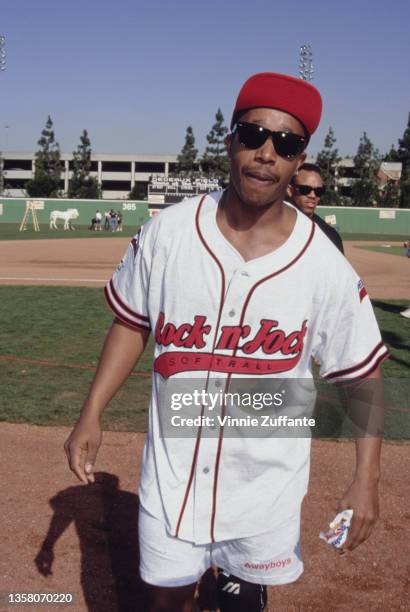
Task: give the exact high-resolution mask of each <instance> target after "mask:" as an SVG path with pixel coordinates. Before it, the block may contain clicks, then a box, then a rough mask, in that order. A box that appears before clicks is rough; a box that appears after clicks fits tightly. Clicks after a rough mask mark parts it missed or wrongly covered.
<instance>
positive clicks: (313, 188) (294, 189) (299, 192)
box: [288, 163, 344, 254]
mask: <svg viewBox="0 0 410 612" xmlns="http://www.w3.org/2000/svg"><path fill="white" fill-rule="evenodd" d="M324 192H325V187H324V185H323V180H322V176H321V173H320V168H319V166H317V165H316V164H309V163H305V164H302V165H301V166H300V167H299V170H298V172H297V173H296V174H295V175H294V176H293V178H292V181H291V183H290V185H289V187H288V195H289V196H290V197H291V199H292V203H293V204H295V206H297V207H298V208H299V210H301V211H302V212H303V213H305V215H307V216H308V217H310V218H311V219H312V221H314V222H315V223H316V225H318V226H319V227H320V229H321V230H322V231H323V232H324V233H325V234H326V236H327V237H328V238H329V239H330V240H331V241H332V242H333V244H334V245H335V246H336V247H337V248H338V249H339V251H340V252H341V253H343V254H344V250H343V242H342V239H341V237H340V235H339V233H338V232H337V231H336V230H335V228H334V227H332V226H331V225H329V224H328V223H326V221H324V220H323V219H322V218H321V217H319V215H317V214H316V213H315V210H316V207H317V205H318V204H319V202H320V198H321V197H322V195H323V194H324Z"/></svg>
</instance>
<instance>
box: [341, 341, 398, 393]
mask: <svg viewBox="0 0 410 612" xmlns="http://www.w3.org/2000/svg"><path fill="white" fill-rule="evenodd" d="M389 357H390V353H389V351H388V350H387V348H385V351H384V353H382V354H381V355H379V357H378V358H377V359H376V361H375V362H374V363H372V365H371V366H370V367H369V369H368V370H366V371H365V372H362V374H359V375H358V376H353V377H352V378H342V379H341V380H340V379H338V380H336V381H335V384H336V385H338V384H339V385H343V386H346V385H350V384H351V383H352V384H353V383H356V382H359V381H361V380H364V379H365V378H368V377H369V376H370V374H372V373H373V372H374V371H375V369H376V368H377V367H378V366H379V365H380V364H381V363H382V362H383V361H385V360H386V359H388V358H389Z"/></svg>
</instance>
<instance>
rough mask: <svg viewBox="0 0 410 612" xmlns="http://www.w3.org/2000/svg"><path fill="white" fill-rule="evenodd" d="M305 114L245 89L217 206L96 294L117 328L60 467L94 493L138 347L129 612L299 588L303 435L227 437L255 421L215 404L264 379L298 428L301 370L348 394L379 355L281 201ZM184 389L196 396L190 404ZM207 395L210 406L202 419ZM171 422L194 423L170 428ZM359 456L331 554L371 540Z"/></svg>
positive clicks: (370, 321)
mask: <svg viewBox="0 0 410 612" xmlns="http://www.w3.org/2000/svg"><path fill="white" fill-rule="evenodd" d="M320 114H321V98H320V95H319V93H318V91H317V90H316V89H315V88H314V87H312V86H311V85H310V84H308V83H306V82H304V81H301V80H299V79H295V78H293V77H289V76H286V75H280V74H275V73H261V74H257V75H254V76H253V77H251V78H250V79H248V81H246V83H245V84H244V85H243V87H242V89H241V91H240V93H239V96H238V99H237V103H236V106H235V109H234V113H233V117H232V124H231V129H232V133H231V134H230V135H229V136H228V139H227V147H228V152H229V157H230V161H231V178H230V183H229V186H228V188H227V189H226V191H224V192H217V193H212V194H209V195H208V196H203V197H201V198H199V197H198V198H193V199H191V200H187V201H185V202H182V203H180V204H178V205H175V206H172V207H169V208H168V209H166V210H165V211H163V212H161V213H160V214H159V215H157V216H156V217H154V218H152V219H151V220H150V221H149V222H148V223H147V224H146V225H144V226H143V227H142V228H141V229H140V231H139V233H138V234H137V235H136V236H135V237H134V238H133V240H132V241H131V244H130V245H129V248H128V250H127V252H126V254H125V257H124V259H123V260H122V262H121V263H120V265H119V266H118V268H117V271H116V272H115V273H114V275H113V277H112V279H111V281H110V282H109V283H108V285H107V287H106V298H107V301H108V303H109V305H110V307H111V308H112V310H113V311H114V314H115V317H116V318H115V320H114V323H113V325H112V327H111V330H110V331H109V333H108V336H107V339H106V342H105V346H104V349H103V352H102V355H101V358H100V362H99V366H98V369H97V373H96V376H95V379H94V381H93V384H92V386H91V389H90V392H89V394H88V397H87V399H86V401H85V403H84V405H83V408H82V410H81V415H80V418H79V420H78V422H77V424H76V426H75V428H74V430H73V432H72V433H71V435H70V436H69V438H68V440H67V442H66V444H65V451H66V454H67V458H68V461H69V464H70V468H71V470H72V471H73V472H74V473H75V474H76V475H77V477H78V478H79V479H80V480H81V481H82V482H84V483H87V482H92V481H93V480H94V476H93V470H94V464H95V460H96V455H97V451H98V448H99V446H100V444H101V435H102V434H101V427H100V418H101V414H102V412H103V410H104V408H105V406H106V404H107V403H108V402H109V401H110V399H111V398H112V396H113V395H114V394H115V393H116V391H117V390H118V389H119V387H120V385H121V384H122V382H123V381H124V380H125V379H126V378H127V376H128V375H129V373H130V372H131V371H132V370H133V368H134V366H135V363H136V362H137V361H138V359H139V357H140V355H141V354H142V352H143V350H144V347H145V345H146V342H147V340H148V336H149V333H150V331H151V330H152V332H153V336H154V340H155V345H154V362H153V386H152V396H151V403H150V411H149V426H148V435H147V441H146V444H145V448H144V453H143V459H142V471H141V480H140V487H139V498H140V504H141V506H140V513H139V545H140V555H141V562H140V573H141V577H142V579H143V580H144V581H145V583H147V584H148V585H151V586H150V588H149V595H150V602H149V603H147V604H146V606H145V607H144V610H145V609H146V610H150V611H151V612H153V611H154V610H155V611H158V610H163V611H165V610H166V611H168V612H176V611H178V612H181V611H185V610H189V609H191V603H192V600H193V597H194V593H195V588H196V583H197V581H198V579H199V578H200V577H201V575H202V574H203V572H204V571H205V570H206V569H207V568H209V567H210V566H212V565H213V566H216V567H218V568H220V571H219V575H218V586H219V606H220V609H221V610H222V612H234V611H235V612H241V611H246V612H256V611H260V610H262V609H264V606H265V604H266V585H279V584H285V583H289V582H292V581H294V580H296V579H297V578H298V577H299V576H300V574H301V573H302V571H303V563H302V560H301V555H300V546H299V533H300V508H301V503H302V500H303V497H304V495H305V493H306V490H307V484H308V476H309V455H310V430H308V432H307V433H306V432H304V433H301V434H300V435H299V436H297V437H296V436H295V435H294V434H293V436H292V433H291V432H290V430H289V429H287V428H286V427H281V426H279V427H277V426H272V427H271V428H270V429H269V430H266V429H264V430H262V427H260V426H258V427H257V429H256V430H255V429H253V430H252V428H251V427H253V425H252V426H251V427H247V426H246V424H244V425H239V426H234V427H231V426H230V425H229V423H227V422H226V419H225V417H227V416H233V417H235V416H236V417H238V416H242V417H249V419H250V417H252V419H251V420H252V421H253V420H254V418H255V417H256V416H258V414H260V413H259V412H258V411H259V409H260V407H261V406H260V404H258V405H257V404H256V403H252V404H251V405H250V406H248V408H243V406H242V405H241V404H240V402H239V404H238V402H237V403H236V404H235V403H234V404H229V403H228V400H227V399H226V397H225V395H224V394H227V393H228V392H231V391H235V385H237V384H239V382H240V381H242V382H243V383H244V382H246V384H248V383H249V388H248V387H246V390H247V391H248V390H254V389H255V388H256V389H257V391H259V390H261V389H262V388H263V387H261V385H263V384H265V385H266V384H267V382H269V385H271V386H269V387H268V390H272V388H275V387H277V388H278V389H279V390H280V389H283V387H284V386H285V385H282V383H281V382H280V380H279V381H278V379H287V383H288V384H289V391H290V393H291V395H292V394H293V395H298V393H300V392H301V390H302V395H301V397H302V399H297V400H295V402H296V404H295V406H292V405H291V406H286V401H285V400H286V398H282V399H283V401H284V405H283V406H282V408H281V409H280V410H281V412H280V415H281V416H282V417H283V418H285V417H286V418H288V417H287V416H286V411H287V410H288V409H289V410H293V409H296V410H297V411H299V412H298V414H303V415H305V414H310V411H311V410H312V409H313V404H314V400H315V393H314V390H313V387H312V383H311V381H312V371H311V363H312V357H313V358H314V359H315V360H316V362H318V363H319V364H320V374H321V375H322V376H323V377H325V378H328V379H330V380H339V379H340V378H344V377H345V378H348V379H349V381H352V380H357V379H362V378H367V377H375V378H377V377H378V376H379V369H378V366H379V364H380V363H381V361H382V360H383V359H384V358H385V357H386V355H387V351H386V349H385V347H384V345H383V343H382V342H381V338H380V334H379V330H378V327H377V324H376V321H375V318H374V315H373V311H372V309H371V305H370V301H369V298H368V297H366V292H365V289H364V287H363V285H362V284H361V285H359V282H360V281H359V279H358V277H357V275H356V274H355V273H354V271H353V270H352V269H351V267H350V266H349V264H348V263H347V262H346V260H345V259H344V258H343V257H340V256H339V254H338V253H337V251H336V250H335V249H334V248H333V246H332V245H331V244H330V242H329V240H328V239H327V238H326V237H325V236H324V235H323V233H322V232H317V231H315V224H314V223H312V222H311V220H310V219H308V218H307V217H306V216H305V215H303V214H302V213H300V212H299V211H298V210H297V209H295V208H294V207H293V206H291V205H288V204H286V203H285V202H284V198H285V194H286V189H287V186H288V185H289V183H290V182H291V179H292V177H293V176H294V174H295V173H296V172H297V170H298V168H299V166H300V165H301V164H302V163H303V162H304V160H305V153H304V151H305V148H306V146H307V144H308V142H309V138H310V136H311V134H313V132H314V131H315V130H316V128H317V125H318V123H319V119H320ZM341 321H342V323H340V322H341ZM306 380H307V381H308V383H309V384H307V385H300V381H302V382H303V381H306ZM309 381H310V382H309ZM291 382H292V384H290V383H291ZM194 383H196V387H199V389H200V391H198V392H199V393H202V391H203V392H204V393H202V395H200V401H199V402H195V401H194V395H195V393H196V392H197V388H196V387H195V384H194ZM293 383H295V384H294V385H293ZM292 385H293V386H292ZM193 388H195V390H194V391H193V392H192V393H188V391H190V390H192V389H193ZM265 390H266V386H265ZM177 392H178V393H177ZM256 395H258V396H259V400H260V395H261V394H260V393H257V394H256ZM256 395H255V398H256ZM279 395H280V394H279ZM211 396H212V397H213V398H214V400H215V398H216V400H218V398H219V400H220V401H219V400H218V401H217V403H216V404H215V405H213V406H212V407H211V405H210V401H211ZM298 398H299V396H298ZM276 399H277V398H276ZM259 400H258V401H259ZM299 404H300V405H299ZM187 406H190V407H191V409H190V410H188V409H187ZM267 406H268V411H266V410H265V411H264V410H262V412H261V414H263V416H266V415H268V416H269V415H270V416H271V417H272V416H275V415H277V414H278V412H277V411H278V410H279V409H278V408H272V402H271V403H270V404H269V400H268V401H267ZM269 406H270V408H269ZM272 410H274V411H273V412H272ZM183 417H192V418H191V419H190V420H189V419H188V420H187V419H186V418H185V421H186V423H185V425H183ZM242 421H245V422H246V421H247V418H243V419H242ZM257 423H259V424H260V421H258V420H257ZM302 429H303V428H302ZM356 444H357V465H356V473H355V477H354V480H353V482H352V484H351V485H350V487H349V488H348V489H347V491H346V493H345V495H344V496H343V498H342V500H340V503H339V507H340V509H344V508H352V509H353V510H354V518H353V524H352V528H351V530H350V536H349V539H348V541H347V543H346V545H345V550H352V549H354V548H355V547H356V546H357V545H359V544H360V543H361V542H363V541H364V540H365V539H366V538H367V537H368V536H369V534H370V531H371V528H372V525H373V523H374V521H375V519H376V516H377V481H378V477H379V454H380V440H379V439H378V438H375V437H369V436H367V437H366V438H364V437H363V438H361V439H358V440H357V443H356ZM329 512H330V508H329Z"/></svg>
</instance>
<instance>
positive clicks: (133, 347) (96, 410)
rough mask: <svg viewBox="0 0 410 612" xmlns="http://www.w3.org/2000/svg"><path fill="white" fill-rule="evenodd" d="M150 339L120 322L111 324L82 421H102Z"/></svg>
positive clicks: (83, 411)
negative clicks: (107, 408) (106, 410)
mask: <svg viewBox="0 0 410 612" xmlns="http://www.w3.org/2000/svg"><path fill="white" fill-rule="evenodd" d="M148 336H149V332H148V331H144V330H141V331H139V330H133V329H130V328H129V327H126V326H125V325H123V324H121V323H120V322H119V321H117V320H115V321H114V323H113V324H112V326H111V328H110V330H109V332H108V334H107V337H106V340H105V343H104V346H103V349H102V352H101V356H100V359H99V363H98V367H97V371H96V373H95V376H94V380H93V382H92V384H91V387H90V390H89V392H88V395H87V398H86V400H85V402H84V405H83V407H82V409H81V419H99V418H100V416H101V414H102V412H103V410H104V408H105V407H106V405H107V404H108V403H109V401H110V400H111V399H112V398H113V397H114V395H115V394H116V392H117V391H118V389H119V388H120V387H121V385H122V384H123V382H124V381H125V380H126V379H127V378H128V376H129V375H130V373H131V372H132V370H133V369H134V367H135V364H136V363H137V362H138V360H139V358H140V357H141V355H142V353H143V352H144V349H145V345H146V343H147V340H148Z"/></svg>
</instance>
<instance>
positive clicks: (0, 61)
mask: <svg viewBox="0 0 410 612" xmlns="http://www.w3.org/2000/svg"><path fill="white" fill-rule="evenodd" d="M5 70H6V37H5V36H4V35H3V34H0V72H4V71H5ZM3 168H4V162H3V156H2V154H1V151H0V196H2V195H3V191H4V172H3Z"/></svg>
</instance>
